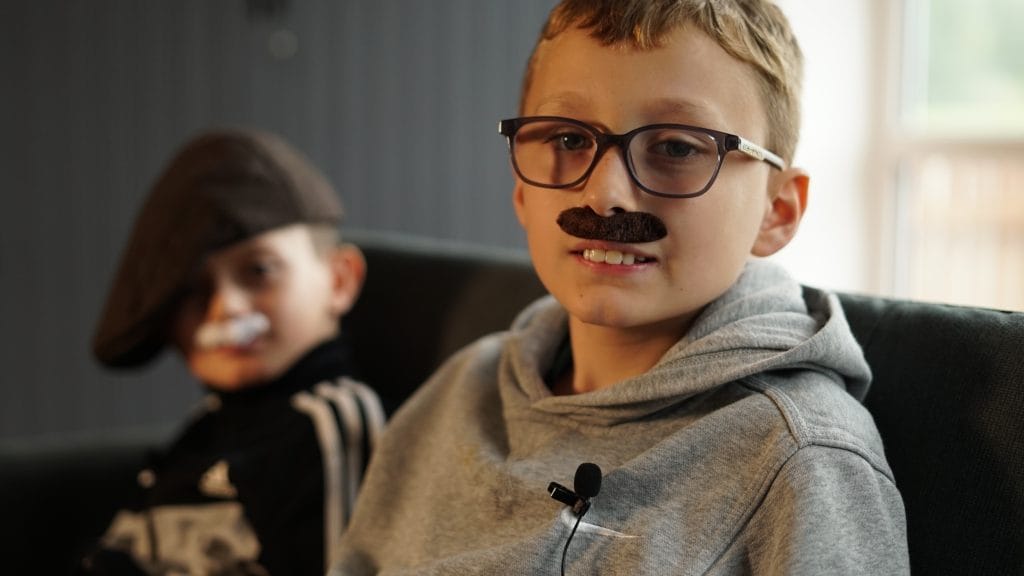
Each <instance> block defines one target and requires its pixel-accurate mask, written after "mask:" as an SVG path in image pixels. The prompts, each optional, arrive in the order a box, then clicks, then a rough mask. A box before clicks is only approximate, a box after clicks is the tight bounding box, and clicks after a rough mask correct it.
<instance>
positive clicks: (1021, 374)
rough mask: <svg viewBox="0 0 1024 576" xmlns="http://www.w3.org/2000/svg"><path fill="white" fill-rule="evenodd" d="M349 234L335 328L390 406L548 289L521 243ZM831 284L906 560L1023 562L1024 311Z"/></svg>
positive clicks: (932, 565)
mask: <svg viewBox="0 0 1024 576" xmlns="http://www.w3.org/2000/svg"><path fill="white" fill-rule="evenodd" d="M350 239H352V240H353V241H355V242H356V243H357V244H359V245H360V246H362V248H363V250H364V251H365V252H366V256H367V261H368V263H369V275H368V280H367V284H366V287H365V289H364V292H363V295H362V296H361V297H360V301H359V303H358V304H357V306H356V308H355V310H353V312H352V313H351V314H350V315H349V317H346V319H345V320H344V324H343V328H344V331H345V332H347V333H348V334H349V335H350V336H351V337H352V339H353V344H354V346H355V348H356V357H357V359H358V362H360V364H361V365H362V368H363V369H364V372H365V373H366V378H367V380H368V381H370V382H376V383H387V389H386V390H382V392H383V393H384V395H385V397H386V401H387V403H388V405H389V408H394V407H395V406H397V405H398V404H399V403H400V402H401V401H402V400H404V399H405V398H406V397H407V396H408V395H409V394H410V393H412V391H413V390H415V388H416V387H417V386H418V385H419V384H420V383H421V382H422V381H423V380H424V379H425V378H426V377H427V376H429V374H430V373H431V372H432V371H433V370H434V369H435V368H436V367H437V366H438V365H439V364H440V363H441V362H442V361H443V360H444V359H445V358H446V357H447V356H448V355H449V354H451V353H452V352H453V351H455V350H456V349H458V348H459V347H461V346H462V345H464V344H466V343H468V342H469V341H470V340H472V339H474V338H475V337H477V336H479V335H481V334H484V333H487V332H492V331H496V330H504V329H506V328H507V327H508V325H509V323H510V321H511V320H512V318H513V317H514V316H515V314H516V312H518V311H519V310H520V309H521V308H522V307H523V306H524V305H525V304H526V303H528V302H530V301H532V300H533V299H534V298H536V297H538V296H539V295H541V294H543V293H544V288H543V286H541V284H540V282H539V281H538V280H537V277H536V275H535V274H534V272H533V269H532V267H531V266H530V264H529V261H528V259H527V258H526V257H525V255H523V254H519V253H512V252H496V251H494V250H489V249H473V248H467V247H466V246H464V245H457V244H447V243H440V242H436V241H424V240H421V239H412V238H401V237H399V238H396V237H394V236H392V235H387V236H375V235H373V234H367V233H354V234H352V235H350ZM840 297H841V299H842V301H843V304H844V307H845V309H846V313H847V316H848V318H849V321H850V325H851V327H852V329H853V332H854V335H855V336H856V337H857V339H858V341H859V342H860V343H861V345H862V346H863V347H864V350H865V354H866V355H867V359H868V362H869V363H870V364H871V367H872V371H873V372H874V382H873V384H872V387H871V390H870V392H869V394H868V397H867V399H866V402H865V404H866V405H867V407H868V409H869V410H870V411H871V412H872V414H873V415H874V417H875V421H876V422H877V424H878V428H879V430H880V432H881V434H882V438H883V441H884V442H885V446H886V454H887V456H888V459H889V462H890V464H891V465H892V468H893V472H894V474H895V475H896V481H897V484H898V486H899V487H900V490H901V492H902V494H903V498H904V502H905V504H906V510H907V529H908V538H909V545H910V555H911V567H912V569H913V572H914V574H1024V425H1022V421H1024V314H1021V313H1006V312H997V311H993V310H985V309H979V308H966V307H956V306H946V305H940V304H928V303H921V302H909V301H899V300H892V299H886V298H878V297H871V296H860V295H852V294H841V295H840ZM410 319H415V322H410V321H409V320H410Z"/></svg>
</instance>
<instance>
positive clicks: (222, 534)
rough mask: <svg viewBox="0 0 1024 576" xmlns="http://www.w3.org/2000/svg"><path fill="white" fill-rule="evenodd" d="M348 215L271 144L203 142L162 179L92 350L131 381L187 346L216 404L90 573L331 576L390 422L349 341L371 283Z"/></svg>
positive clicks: (171, 451) (151, 471) (161, 467)
mask: <svg viewBox="0 0 1024 576" xmlns="http://www.w3.org/2000/svg"><path fill="white" fill-rule="evenodd" d="M341 214H342V210H341V203H340V201H339V199H338V197H337V194H336V193H335V191H334V189H333V188H332V187H331V185H330V184H329V183H328V182H327V180H326V178H324V176H323V175H322V174H321V173H320V171H319V170H317V169H316V168H315V167H314V166H312V164H310V163H309V161H308V160H307V159H306V158H305V157H304V156H303V155H302V154H301V153H300V152H299V151H298V150H296V149H295V148H293V147H292V146H291V145H290V144H288V143H287V142H285V141H284V140H283V139H281V138H280V137H278V136H276V135H273V134H269V133H266V132H261V131H257V130H248V129H231V130H215V131H209V132H205V133H203V134H200V135H198V136H197V137H196V138H194V139H193V140H191V141H189V142H188V143H187V144H186V145H185V146H184V147H183V148H182V149H181V150H180V151H179V152H178V154H177V155H176V156H175V157H174V159H173V160H172V161H171V162H170V164H169V165H168V166H167V168H166V169H165V170H164V173H163V174H162V175H161V177H160V178H159V179H158V180H157V182H156V184H155V185H154V187H153V189H152V191H151V192H150V194H149V197H148V198H147V199H146V203H145V204H144V205H143V207H142V210H141V212H140V213H139V216H138V219H137V220H136V223H135V228H134V230H133V232H132V235H131V238H130V239H129V241H128V244H127V246H126V249H125V252H124V255H123V256H122V258H121V264H120V267H119V270H118V273H117V276H116V278H115V280H114V282H113V284H112V286H111V290H110V293H109V296H108V299H107V304H106V307H105V309H104V311H103V314H102V315H101V317H100V321H99V324H98V327H97V330H96V335H95V339H94V342H93V344H94V351H95V354H96V357H97V358H98V359H99V360H100V362H102V363H103V364H105V365H106V366H108V367H112V368H126V367H136V366H141V365H143V364H145V363H147V362H149V361H150V360H151V359H152V358H153V357H155V356H156V355H157V354H158V353H159V352H160V351H161V350H162V349H163V348H164V347H165V346H172V347H174V348H175V349H176V351H177V352H179V353H180V355H181V357H182V359H183V360H184V361H185V363H186V364H187V365H188V369H189V371H190V372H191V373H192V375H193V376H195V378H196V379H198V380H199V381H200V382H201V383H202V384H203V386H204V387H205V388H206V390H207V391H208V396H207V398H206V402H205V403H204V405H203V406H202V407H201V408H200V409H199V410H198V411H197V412H196V413H195V414H194V415H193V416H192V417H191V418H190V420H189V422H188V425H187V426H186V427H185V429H184V431H183V432H182V433H181V434H180V435H179V436H178V438H177V439H176V440H175V442H174V443H173V445H172V446H170V447H169V448H168V449H167V450H165V451H163V453H162V454H161V455H160V456H159V457H157V458H155V460H154V462H153V463H152V465H151V466H150V467H148V468H147V469H146V470H143V471H142V472H141V473H140V474H139V477H138V478H139V494H138V497H137V498H136V499H135V501H134V502H132V503H131V505H130V506H128V507H127V508H126V509H124V510H121V511H120V512H118V514H117V515H116V517H115V518H114V520H113V522H112V524H111V526H110V527H109V529H108V530H107V532H106V534H105V535H104V536H103V538H102V541H101V543H100V545H99V547H98V549H97V550H96V551H94V552H93V553H92V554H90V555H89V556H88V557H86V558H85V559H84V561H83V563H82V567H81V570H82V573H87V574H254V575H256V574H310V575H312V574H323V573H324V571H325V570H326V567H327V566H329V564H330V561H331V557H330V555H329V554H330V552H331V551H332V550H333V544H334V543H335V542H336V541H337V539H338V538H339V537H340V535H341V531H342V529H343V528H344V526H345V523H346V522H347V520H348V516H349V515H350V513H351V506H352V502H353V501H354V499H355V493H356V489H357V487H358V485H359V482H360V480H361V478H362V473H363V469H364V467H365V465H366V462H367V460H368V459H369V456H370V453H369V452H370V448H371V447H372V446H373V444H374V441H375V440H376V435H377V433H378V432H379V430H380V428H381V427H382V425H383V412H382V410H381V406H380V403H379V400H378V399H377V395H376V394H375V393H374V392H373V391H372V390H371V389H370V388H368V387H366V386H365V385H363V384H361V383H359V382H357V381H355V380H353V379H352V378H351V375H352V370H353V366H351V361H350V352H349V348H348V345H347V344H346V343H345V342H344V341H343V340H342V339H341V335H340V333H339V320H340V318H341V316H343V315H344V314H345V313H346V312H348V310H349V309H350V308H351V307H352V305H353V304H354V303H355V302H356V299H357V298H358V296H359V291H360V289H361V288H362V285H363V279H364V276H365V263H364V261H363V256H362V252H361V251H360V250H359V249H358V248H357V247H355V246H353V245H350V244H339V237H338V229H337V226H338V222H339V221H340V218H341Z"/></svg>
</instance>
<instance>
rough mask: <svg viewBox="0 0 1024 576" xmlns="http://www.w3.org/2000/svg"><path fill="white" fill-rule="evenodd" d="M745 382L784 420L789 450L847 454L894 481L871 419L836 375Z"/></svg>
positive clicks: (798, 374) (780, 375)
mask: <svg viewBox="0 0 1024 576" xmlns="http://www.w3.org/2000/svg"><path fill="white" fill-rule="evenodd" d="M744 383H745V384H746V385H747V386H748V387H750V388H752V389H753V390H755V391H756V392H758V393H759V394H760V395H762V396H763V397H764V399H765V400H766V401H767V405H768V406H770V409H771V410H773V411H776V412H777V413H778V415H779V416H780V417H781V418H782V421H783V422H784V424H785V426H786V431H787V436H788V437H789V438H790V440H791V441H792V443H793V449H795V450H802V449H805V448H811V447H818V448H831V449H835V450H840V451H845V452H848V453H850V454H852V455H856V456H857V457H859V458H862V459H863V460H864V461H865V462H866V463H867V464H869V465H870V466H871V467H873V468H875V469H876V470H877V471H878V472H879V473H881V474H883V475H884V476H887V477H888V478H890V479H892V471H891V470H890V468H889V465H888V463H887V462H886V460H885V452H884V449H883V446H882V439H881V436H880V435H879V433H878V429H877V427H876V426H875V422H874V419H873V418H872V416H871V414H870V412H868V410H867V408H865V407H864V405H863V404H861V403H860V401H858V400H857V399H856V398H854V397H853V396H852V395H850V394H849V393H848V392H847V391H846V389H845V387H844V386H843V384H842V383H841V379H840V378H839V377H838V376H831V375H828V374H824V373H821V372H816V371H810V370H792V371H780V372H774V373H767V374H759V375H755V376H753V377H750V378H747V379H746V380H745V382H744ZM813 452H817V451H813ZM826 452H827V451H826Z"/></svg>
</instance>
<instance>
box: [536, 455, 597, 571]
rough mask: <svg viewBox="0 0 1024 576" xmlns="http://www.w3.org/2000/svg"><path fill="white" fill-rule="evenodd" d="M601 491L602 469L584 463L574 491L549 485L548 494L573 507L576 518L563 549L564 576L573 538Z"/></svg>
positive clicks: (578, 470) (578, 472)
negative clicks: (592, 499) (591, 501)
mask: <svg viewBox="0 0 1024 576" xmlns="http://www.w3.org/2000/svg"><path fill="white" fill-rule="evenodd" d="M600 491H601V468H600V467H598V465H597V464H592V463H590V462H584V463H583V464H580V465H579V467H578V468H576V476H575V477H574V478H573V490H569V489H567V488H566V487H565V486H562V485H561V484H558V483H557V482H552V483H551V484H550V485H548V492H549V493H550V495H551V497H552V498H554V499H555V500H558V501H559V502H562V503H564V504H567V505H569V506H571V507H572V508H571V509H572V512H573V515H574V516H576V523H575V524H573V526H572V532H569V538H568V539H567V540H566V541H565V546H564V547H563V548H562V572H561V574H562V576H565V558H566V556H567V555H568V553H569V544H571V543H572V537H573V536H575V535H576V530H577V529H578V528H579V527H580V522H581V521H582V520H583V515H584V514H586V513H587V511H589V510H590V499H591V498H593V497H594V496H597V494H598V492H600Z"/></svg>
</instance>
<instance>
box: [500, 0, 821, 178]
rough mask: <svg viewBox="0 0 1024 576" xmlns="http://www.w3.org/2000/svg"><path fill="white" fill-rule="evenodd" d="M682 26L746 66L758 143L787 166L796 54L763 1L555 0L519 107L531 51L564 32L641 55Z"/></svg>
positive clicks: (777, 14) (782, 24)
mask: <svg viewBox="0 0 1024 576" xmlns="http://www.w3.org/2000/svg"><path fill="white" fill-rule="evenodd" d="M686 24H691V25H694V26H696V27H697V28H698V29H699V30H701V31H703V32H705V33H706V34H707V35H708V36H710V37H711V38H712V39H713V40H714V41H715V42H717V43H718V45H719V46H721V47H722V48H723V49H724V50H725V51H726V52H727V53H729V54H730V55H732V56H733V57H734V58H736V59H738V60H740V61H741V62H745V63H747V64H749V65H750V66H751V67H752V68H753V70H754V72H755V73H756V77H757V80H758V84H759V88H760V91H761V102H762V103H763V104H764V109H765V114H766V117H767V118H766V119H767V122H768V135H767V140H766V141H765V142H763V143H761V144H762V145H764V146H765V147H766V148H769V149H771V150H772V151H774V152H775V153H777V154H779V155H781V156H782V157H783V158H784V159H786V160H787V161H788V162H792V160H793V153H794V152H795V151H796V144H797V140H798V139H799V135H800V90H801V86H802V78H803V54H802V52H801V51H800V46H799V45H798V44H797V41H796V37H795V36H794V35H793V32H792V30H791V29H790V26H789V22H788V20H787V19H786V17H785V15H784V14H783V13H782V11H781V10H780V9H779V7H778V6H776V5H775V4H774V3H773V2H771V1H770V0H563V1H562V2H561V3H559V4H558V6H556V7H555V8H554V9H553V10H552V11H551V14H550V15H549V16H548V20H547V22H546V23H545V25H544V28H543V30H542V32H541V35H540V38H539V39H538V41H537V45H536V46H535V47H534V49H533V54H532V55H531V56H530V60H529V63H528V64H527V68H526V74H525V76H524V78H523V87H522V93H521V98H520V108H522V106H524V105H525V102H526V95H527V93H528V92H529V89H530V83H531V81H532V76H533V69H534V66H535V64H536V62H535V61H536V59H537V55H538V52H539V47H540V46H541V45H542V44H543V43H544V42H545V41H547V40H551V39H553V38H554V37H555V36H558V35H559V34H561V33H562V32H565V31H566V30H568V29H569V28H570V27H574V26H578V27H580V28H582V29H584V30H588V31H589V32H590V34H591V36H593V37H594V38H595V39H597V40H598V41H599V42H601V43H603V44H606V45H611V44H617V43H620V42H629V43H631V44H632V45H633V46H635V47H636V48H639V49H641V50H648V49H651V48H655V47H658V46H659V45H660V44H661V43H662V42H663V41H664V39H665V37H666V36H667V35H668V34H669V33H671V32H672V31H673V30H675V29H677V28H679V27H681V26H684V25H686ZM521 112H522V110H521Z"/></svg>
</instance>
